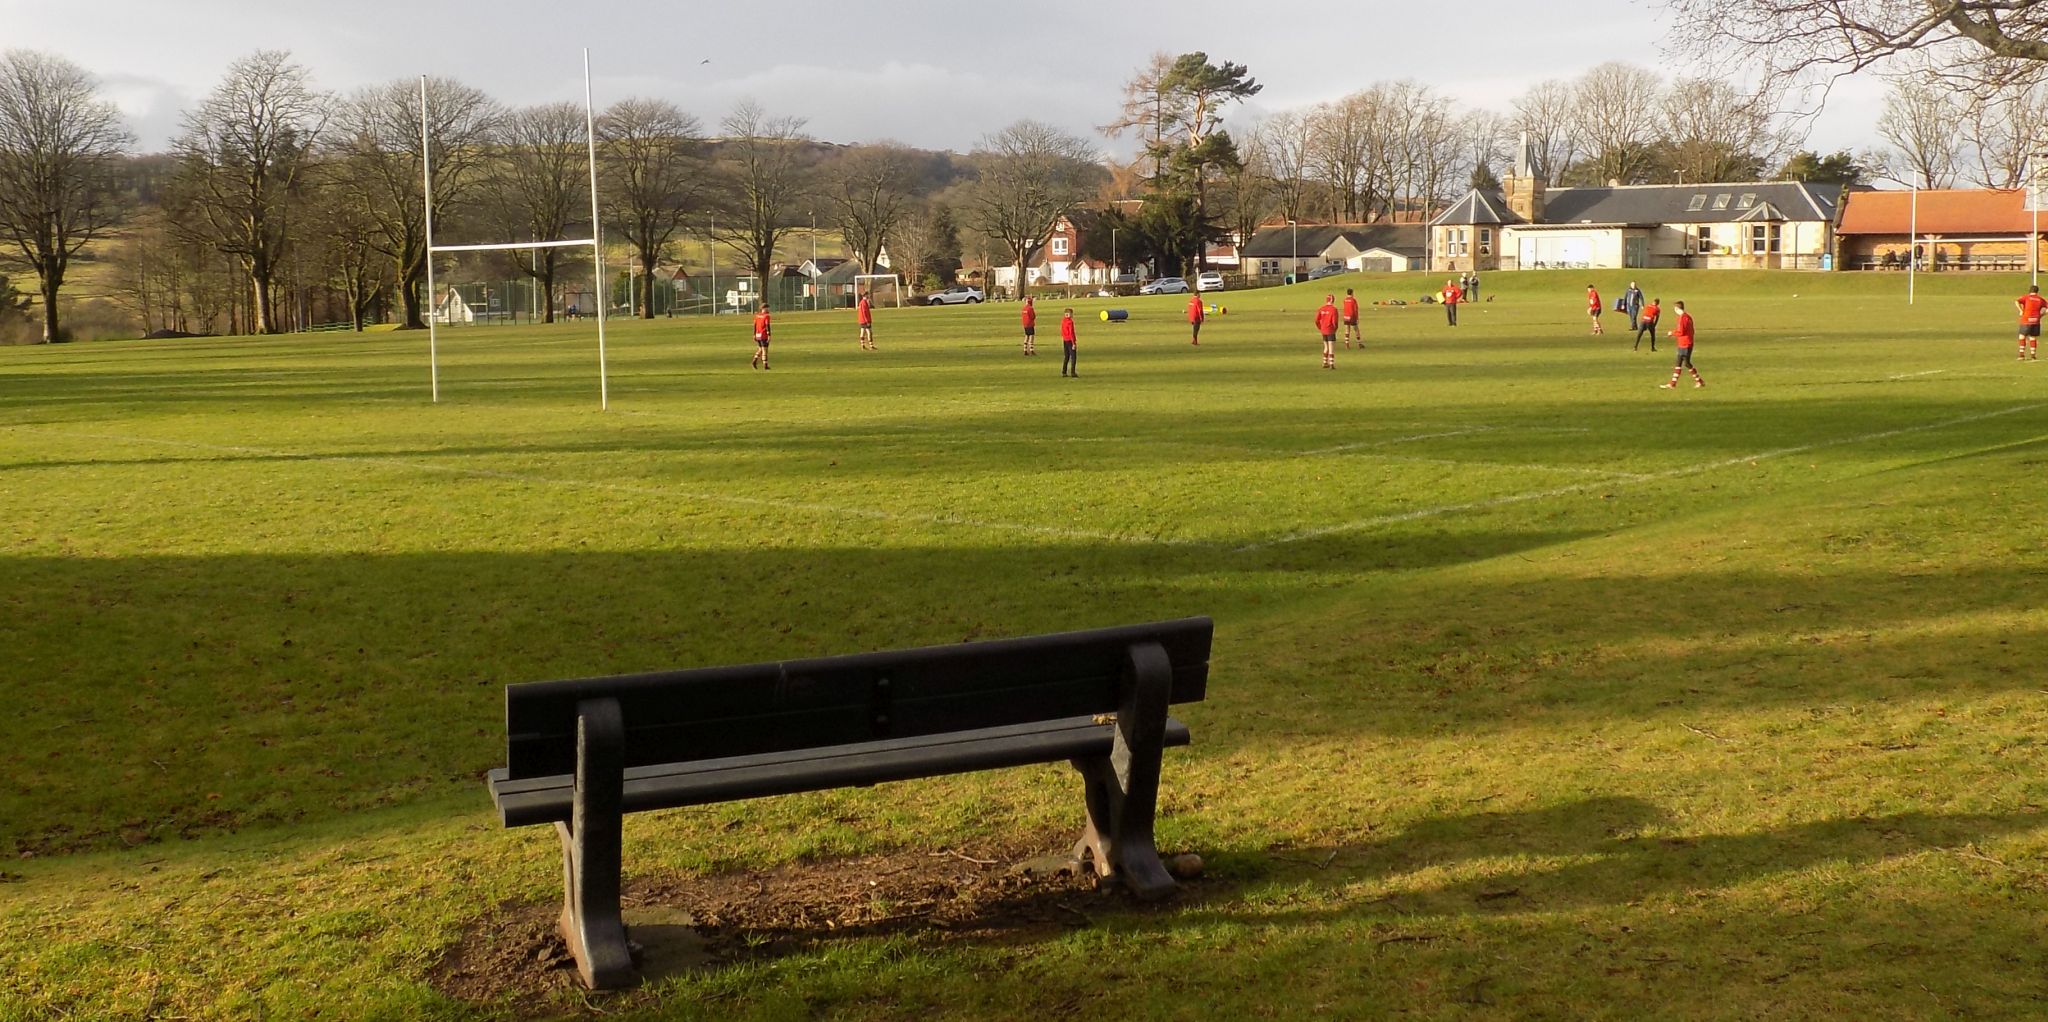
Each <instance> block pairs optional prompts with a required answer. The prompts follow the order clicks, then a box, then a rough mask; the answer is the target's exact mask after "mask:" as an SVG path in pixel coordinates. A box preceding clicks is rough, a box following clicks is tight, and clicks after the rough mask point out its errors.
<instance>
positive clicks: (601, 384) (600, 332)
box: [583, 47, 632, 411]
mask: <svg viewBox="0 0 2048 1022" xmlns="http://www.w3.org/2000/svg"><path fill="white" fill-rule="evenodd" d="M583 132H584V138H585V139H586V140H587V141H588V142H589V143H590V264H591V266H592V268H593V270H592V272H593V275H594V276H595V277H596V283H597V288H596V290H597V405H598V408H599V409H600V410H603V411H610V410H611V407H612V385H611V380H610V378H609V377H608V376H607V374H606V372H605V367H604V307H605V306H606V305H607V304H609V303H610V300H611V295H610V294H608V293H607V291H606V288H605V281H604V225H603V224H602V223H601V222H600V221H599V218H598V209H597V111H596V108H595V107H594V106H593V105H592V103H591V99H590V49H589V47H585V48H584V50H583ZM631 284H632V281H631V279H630V278H629V279H628V280H627V286H629V287H630V286H631Z"/></svg>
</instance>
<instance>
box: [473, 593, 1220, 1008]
mask: <svg viewBox="0 0 2048 1022" xmlns="http://www.w3.org/2000/svg"><path fill="white" fill-rule="evenodd" d="M1211 631H1212V626H1211V624H1210V621H1209V619H1208V618H1187V619H1184V620H1180V621H1163V622H1158V623H1155V624H1145V625H1129V626H1125V627H1120V628H1103V629H1097V630H1094V631H1086V632H1066V633H1062V634H1058V635H1039V636H1032V637H1029V638H1022V639H1003V640H998V641H993V642H971V643H960V644H956V645H951V646H931V647H926V648H922V649H906V650H895V651H890V652H882V653H861V654H855V655H852V656H837V657H822V658H818V659H812V660H790V661H784V662H782V663H769V664H750V665H747V666H744V667H712V668H704V669H699V670H684V671H663V672H659V673H653V674H632V675H622V676H619V677H612V678H586V679H581V680H575V681H544V682H535V683H531V684H524V685H508V686H506V688H505V732H506V764H507V765H506V766H504V767H500V768H498V769H496V770H492V771H491V772H490V776H489V786H490V789H491V798H492V800H493V801H495V802H496V803H497V806H498V812H499V814H500V816H501V817H502V818H503V820H504V822H505V825H506V826H508V827H523V826H530V825H536V824H554V826H555V830H556V833H557V835H558V836H559V837H560V839H561V845H562V868H563V874H564V886H565V892H564V898H563V905H562V919H561V932H562V938H563V939H564V940H565V941H567V942H568V945H569V950H570V952H571V953H572V954H573V955H574V956H575V958H576V966H577V969H578V970H579V971H580V972H581V973H582V976H583V980H584V982H585V983H587V984H589V985H590V986H591V987H592V988H596V989H608V988H615V987H622V986H629V985H631V984H633V983H634V982H635V981H636V980H637V978H638V977H637V974H636V973H635V972H634V969H633V963H632V958H631V954H630V952H629V950H628V946H627V943H626V930H625V925H624V923H623V921H622V920H621V919H620V915H619V868H620V831H621V821H622V818H623V816H624V814H626V813H634V812H641V811H644V810H650V809H671V808H675V807H678V806H692V805H703V804H706V803H712V802H727V801H732V800H736V799H745V798H758V797H761V796H764V795H786V794H791V793H794V792H800V791H817V790H821V789H826V788H842V787H849V786H855V785H869V784H876V783H879V782H882V781H900V780H908V779H910V778H915V777H932V776H937V775H940V774H953V773H964V772H968V771H973V770H987V769H992V768H996V767H1009V766H1023V765H1026V764H1032V763H1057V762H1060V761H1062V760H1065V761H1070V762H1072V763H1073V764H1074V766H1075V768H1077V769H1078V770H1079V771H1080V773H1081V777H1082V787H1083V792H1084V796H1085V802H1086V807H1087V825H1086V828H1085V829H1084V830H1083V832H1082V836H1081V839H1080V841H1079V842H1078V843H1077V844H1076V846H1075V854H1076V856H1077V857H1078V858H1081V859H1083V860H1084V861H1087V862H1091V863H1092V864H1093V867H1094V869H1095V870H1096V871H1097V873H1098V874H1100V875H1102V876H1105V877H1109V876H1113V877H1116V878H1118V879H1120V880H1121V881H1122V882H1123V883H1124V885H1125V886H1127V887H1128V888H1130V890H1131V891H1133V892H1134V893H1136V894H1137V895H1138V896H1139V897H1141V898H1147V899H1151V898H1159V897H1163V896H1165V895H1166V894H1168V893H1170V892H1171V891H1172V890H1173V889H1174V886H1175V885H1174V882H1173V878H1172V877H1170V876H1169V875H1168V874H1167V872H1166V869H1165V867H1164V865H1163V864H1162V863H1161V862H1160V861H1159V854H1158V852H1157V851H1156V850H1155V849H1154V847H1153V844H1152V820H1153V815H1154V807H1155V804H1156V801H1157V795H1158V787H1159V771H1160V763H1161V755H1160V753H1161V750H1163V749H1164V748H1165V747H1166V746H1169V745H1186V744H1188V742H1189V735H1188V729H1187V726H1186V725H1185V724H1182V723H1181V722H1179V721H1177V720H1173V719H1172V718H1170V717H1168V716H1167V714H1166V709H1167V706H1168V704H1170V703H1186V702H1194V701H1197V700H1200V699H1201V698H1202V697H1203V695H1204V694H1205V691H1206V688H1207V685H1208V676H1209V640H1210V634H1211Z"/></svg>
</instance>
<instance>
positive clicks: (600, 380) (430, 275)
mask: <svg viewBox="0 0 2048 1022" xmlns="http://www.w3.org/2000/svg"><path fill="white" fill-rule="evenodd" d="M431 123H432V120H431V117H430V115H429V111H428V109H427V76H426V75H421V76H420V176H421V195H422V197H424V198H425V199H426V213H427V216H426V226H427V363H428V372H429V375H430V377H431V378H432V380H433V392H434V400H435V401H436V402H438V401H440V400H441V355H440V337H439V331H438V329H437V327H438V324H439V322H440V310H439V309H438V308H437V307H436V306H437V305H438V303H439V301H440V298H439V296H437V295H435V294H434V254H435V253H437V252H507V251H524V250H529V249H540V248H583V247H585V246H588V247H589V248H590V264H591V267H592V269H591V279H592V284H593V290H594V291H595V292H596V294H597V302H596V305H597V400H598V407H599V408H602V409H605V410H607V411H608V410H610V409H611V405H612V398H611V380H610V376H609V373H607V371H606V369H605V353H604V314H605V304H606V303H607V302H608V301H609V300H610V297H609V289H607V288H606V287H605V279H604V245H603V237H604V228H603V227H602V226H601V225H600V223H599V220H598V208H599V207H598V201H597V114H596V111H595V108H594V107H593V106H592V105H591V96H590V51H589V50H588V49H585V50H584V51H583V130H584V133H585V140H586V142H588V144H589V150H590V237H588V238H569V239H564V240H557V241H515V242H508V243H506V244H493V245H436V244H434V150H433V138H432V132H431V130H430V128H429V125H430V124H431ZM542 300H543V301H545V302H548V303H549V308H553V303H554V300H555V296H554V295H546V296H543V298H542Z"/></svg>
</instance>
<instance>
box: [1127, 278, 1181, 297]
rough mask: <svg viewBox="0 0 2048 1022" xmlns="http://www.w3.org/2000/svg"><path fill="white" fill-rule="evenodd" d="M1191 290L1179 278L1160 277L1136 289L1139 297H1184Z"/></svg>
mask: <svg viewBox="0 0 2048 1022" xmlns="http://www.w3.org/2000/svg"><path fill="white" fill-rule="evenodd" d="M1189 290H1191V289H1190V288H1189V287H1188V282H1187V281H1186V280H1183V279H1181V278H1180V277H1161V278H1159V279H1158V280H1155V281H1153V282H1151V283H1150V284H1147V285H1145V286H1144V287H1141V288H1139V289H1138V293H1139V294H1141V295H1184V294H1187V293H1188V291H1189Z"/></svg>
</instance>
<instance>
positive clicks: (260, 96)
mask: <svg viewBox="0 0 2048 1022" xmlns="http://www.w3.org/2000/svg"><path fill="white" fill-rule="evenodd" d="M327 116H328V100H327V97H326V96H324V95H322V94H321V93H319V92H317V91H315V90H314V88H313V85H312V76H311V74H310V73H309V72H308V71H307V70H306V69H305V68H304V67H303V66H301V65H298V64H294V63H292V61H291V55H290V54H289V53H286V52H285V51H283V50H260V51H258V52H256V53H254V54H252V55H250V56H248V57H244V58H242V59H241V60H238V61H236V62H235V63H234V64H233V65H231V66H230V67H229V68H228V73H227V77H226V78H224V79H223V80H222V81H221V83H220V84H219V85H217V86H215V87H214V90H213V92H211V93H209V94H208V95H207V97H206V99H205V100H204V101H202V102H201V103H200V104H199V107H198V108H197V109H195V110H192V111H189V112H188V113H186V115H185V124H184V133H183V134H182V135H180V136H179V137H178V139H177V140H176V141H175V142H173V143H172V148H173V150H174V151H175V152H176V153H177V154H178V157H179V163H180V170H181V175H182V177H183V180H184V182H185V191H184V194H185V196H186V198H187V200H188V202H189V209H190V212H191V213H192V214H193V216H191V217H189V218H184V219H183V221H182V222H183V224H184V226H185V227H186V229H188V230H193V231H195V232H196V233H197V234H198V235H199V236H200V237H202V238H203V239H204V240H205V241H206V242H207V243H209V244H211V245H213V246H214V247H215V248H217V249H219V250H220V251H221V252H223V253H226V254H228V255H231V256H233V257H235V258H236V259H237V260H239V261H240V262H241V265H242V267H243V269H244V270H245V271H246V272H247V274H248V278H249V287H250V298H251V304H250V311H251V315H250V318H249V323H248V327H249V330H250V331H251V332H252V333H259V334H267V333H274V332H276V331H277V329H278V324H277V321H276V318H277V317H276V311H275V304H274V303H275V300H276V293H275V289H274V287H273V285H274V283H275V280H276V278H277V275H278V271H279V269H280V267H281V266H282V261H281V260H282V256H283V254H284V250H285V248H286V246H287V245H288V244H289V241H290V238H291V231H290V219H291V215H292V213H293V212H294V209H295V207H296V206H297V205H298V204H299V202H300V201H301V200H302V198H303V185H304V174H305V171H306V169H307V167H308V166H309V165H310V164H311V162H312V158H313V157H312V154H313V146H314V143H315V142H316V141H317V140H318V138H319V136H320V132H321V130H322V129H323V128H324V127H325V125H326V123H327Z"/></svg>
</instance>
